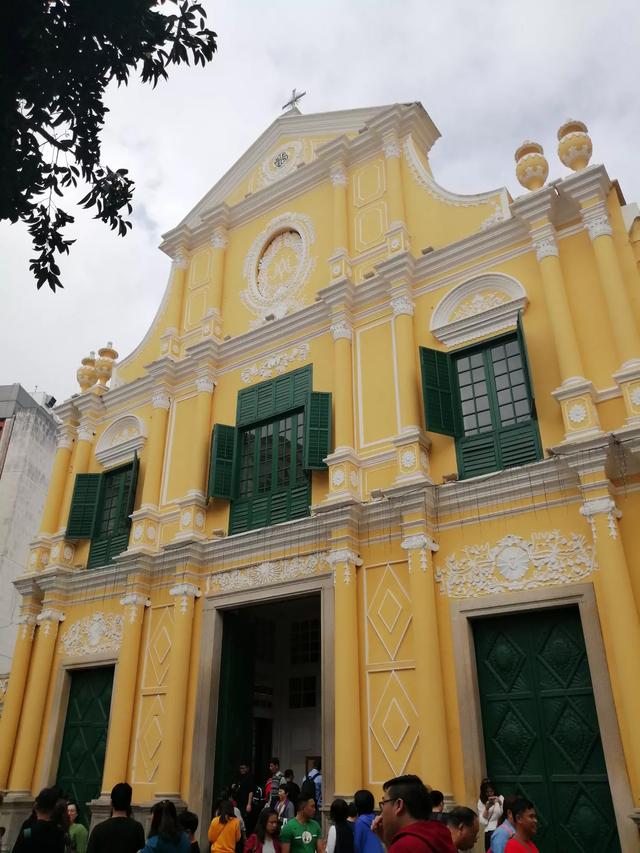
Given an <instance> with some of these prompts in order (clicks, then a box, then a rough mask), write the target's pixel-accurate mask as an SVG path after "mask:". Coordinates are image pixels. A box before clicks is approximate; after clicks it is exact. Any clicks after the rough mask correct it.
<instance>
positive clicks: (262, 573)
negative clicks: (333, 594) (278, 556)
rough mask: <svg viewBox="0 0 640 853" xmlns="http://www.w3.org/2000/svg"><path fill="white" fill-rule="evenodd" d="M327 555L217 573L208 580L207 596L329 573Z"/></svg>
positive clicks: (279, 561)
mask: <svg viewBox="0 0 640 853" xmlns="http://www.w3.org/2000/svg"><path fill="white" fill-rule="evenodd" d="M328 568H329V567H328V565H327V562H326V557H325V556H324V555H318V554H310V555H309V556H307V557H296V558H294V559H293V560H275V561H272V562H266V563H260V564H259V565H257V566H247V568H243V569H233V570H232V571H222V572H214V573H213V574H211V575H209V577H208V578H207V587H206V591H207V593H227V592H238V591H239V590H243V589H256V588H260V587H264V586H272V585H273V584H277V583H285V582H287V581H291V580H295V579H296V578H305V577H311V576H312V575H315V574H318V573H319V572H320V571H321V570H322V569H325V570H326V571H328Z"/></svg>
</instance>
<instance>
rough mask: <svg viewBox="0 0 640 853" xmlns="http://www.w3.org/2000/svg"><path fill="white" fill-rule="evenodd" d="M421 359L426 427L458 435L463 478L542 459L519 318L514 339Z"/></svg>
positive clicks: (428, 354) (422, 355)
mask: <svg viewBox="0 0 640 853" xmlns="http://www.w3.org/2000/svg"><path fill="white" fill-rule="evenodd" d="M420 358H421V364H422V380H423V393H424V405H425V421H426V426H427V429H428V430H430V431H432V432H440V433H444V434H445V435H451V436H454V437H455V439H456V453H457V457H458V471H459V474H460V476H461V477H464V478H467V477H477V476H480V475H481V474H488V473H490V472H492V471H499V470H501V469H503V468H511V467H514V466H516V465H524V464H526V463H527V462H535V461H536V460H538V459H540V458H541V457H542V448H541V445H540V435H539V432H538V424H537V420H536V412H535V401H534V397H533V389H532V386H531V382H530V374H529V366H528V360H527V352H526V344H525V341H524V335H523V333H522V326H521V322H520V318H518V328H517V331H516V334H515V335H513V334H512V335H508V336H505V337H503V338H499V339H497V340H494V341H491V342H489V343H487V344H483V345H482V346H478V347H472V348H468V349H465V350H462V351H458V352H455V353H443V352H439V351H436V350H427V349H421V352H420Z"/></svg>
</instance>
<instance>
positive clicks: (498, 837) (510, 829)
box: [489, 794, 518, 853]
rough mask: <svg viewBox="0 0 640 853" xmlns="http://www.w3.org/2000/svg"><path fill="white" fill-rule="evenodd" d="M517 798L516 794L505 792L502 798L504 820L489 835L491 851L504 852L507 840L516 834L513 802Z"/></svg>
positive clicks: (494, 852) (495, 852)
mask: <svg viewBox="0 0 640 853" xmlns="http://www.w3.org/2000/svg"><path fill="white" fill-rule="evenodd" d="M517 799H518V795H517V794H507V795H506V797H505V798H504V802H503V804H502V814H503V815H504V820H503V821H502V823H501V824H500V826H499V827H498V828H497V829H496V830H494V833H493V835H492V836H491V846H490V847H489V850H490V851H491V853H504V850H505V847H506V846H507V841H508V840H509V839H510V838H513V836H514V835H515V834H516V831H515V829H514V826H513V804H514V803H515V801H516V800H517Z"/></svg>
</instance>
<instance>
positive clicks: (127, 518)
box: [122, 453, 140, 526]
mask: <svg viewBox="0 0 640 853" xmlns="http://www.w3.org/2000/svg"><path fill="white" fill-rule="evenodd" d="M139 471H140V460H139V459H138V454H137V453H135V454H134V456H133V462H132V464H131V480H130V481H129V493H128V494H127V499H126V501H125V505H124V518H123V519H122V523H123V525H126V526H130V525H131V513H132V512H133V510H134V509H135V504H136V488H137V486H138V473H139Z"/></svg>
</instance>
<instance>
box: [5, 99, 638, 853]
mask: <svg viewBox="0 0 640 853" xmlns="http://www.w3.org/2000/svg"><path fill="white" fill-rule="evenodd" d="M438 136H439V132H438V130H437V128H436V127H435V125H434V123H433V122H432V121H431V119H430V117H429V116H428V115H427V113H426V112H425V110H424V108H423V107H422V106H421V105H420V104H419V103H411V104H394V105H391V106H385V107H377V108H371V109H356V110H348V111H342V112H332V113H320V114H315V115H302V114H300V112H299V111H298V110H297V108H295V107H293V108H292V109H290V110H289V111H288V112H287V113H285V114H284V115H282V116H281V117H280V118H278V119H277V120H276V121H274V123H273V124H272V125H271V127H269V128H268V129H267V130H266V131H265V132H264V133H263V134H262V136H260V138H259V139H258V140H257V141H256V142H255V143H254V144H253V145H252V146H251V148H249V150H248V151H247V152H246V153H245V154H244V155H243V156H242V157H241V158H240V159H239V160H238V162H237V163H236V164H235V165H234V166H233V167H232V168H231V169H230V170H229V171H228V172H227V174H225V175H224V177H222V178H221V180H220V181H219V182H218V183H217V184H216V185H215V186H214V187H213V189H211V190H210V191H209V192H208V193H207V194H206V195H205V196H204V198H203V199H202V200H201V201H200V202H199V203H198V204H197V205H196V206H195V207H194V209H193V210H192V211H191V212H190V213H189V214H188V215H187V216H186V217H185V219H184V220H183V221H182V222H181V223H180V224H179V225H178V226H177V227H175V228H174V229H173V230H171V231H169V232H168V233H167V234H165V235H164V238H163V242H162V245H161V249H162V250H163V251H164V252H165V253H166V254H167V255H168V256H169V258H171V259H172V264H171V272H170V276H169V281H168V284H167V287H166V290H165V293H164V296H163V298H162V301H161V303H160V306H159V308H158V311H157V314H156V316H155V318H154V320H153V322H152V323H151V325H150V327H149V330H148V332H147V334H146V335H145V337H144V338H143V340H142V341H141V342H140V344H139V346H138V347H137V348H136V349H135V350H134V351H133V352H132V353H131V354H129V355H128V356H126V357H125V358H123V359H121V360H118V354H117V353H116V351H115V350H114V349H113V347H112V345H111V344H109V345H108V346H106V347H104V348H103V349H101V350H100V351H99V353H98V356H97V357H94V356H93V355H92V356H90V357H87V358H85V359H83V362H82V367H81V368H80V369H79V370H78V381H79V384H80V392H79V393H78V394H76V395H74V396H73V397H72V398H71V399H69V400H67V401H66V402H64V403H63V404H61V405H60V406H58V407H57V408H56V412H57V414H58V416H59V418H60V419H61V425H60V426H59V428H58V444H57V452H56V457H55V462H54V466H53V472H52V476H51V482H50V488H49V493H48V498H47V501H46V506H45V509H44V513H43V517H42V522H41V526H40V532H39V535H38V537H37V538H36V539H35V540H34V541H33V543H32V546H31V550H30V556H29V562H28V565H27V566H26V567H25V570H24V574H23V575H22V576H20V577H19V578H18V579H17V581H16V587H17V589H18V591H19V593H20V596H21V604H22V610H21V612H22V618H21V627H20V631H19V633H18V638H17V641H16V647H15V653H14V657H13V665H12V669H11V674H10V678H9V683H8V688H7V693H6V698H5V701H4V709H3V713H2V719H1V722H0V791H4V792H5V795H4V802H3V804H2V806H1V807H0V823H3V824H4V825H6V826H7V827H8V830H9V831H8V837H9V839H10V840H11V839H12V838H13V837H15V834H16V832H17V829H18V827H19V825H20V822H21V821H22V820H23V819H24V817H25V815H26V814H28V812H29V810H30V808H31V804H32V800H33V795H34V793H36V792H37V791H38V790H39V789H40V788H41V787H43V786H45V785H50V784H54V783H58V784H60V785H61V787H62V788H63V789H64V790H65V791H66V792H68V793H69V794H70V795H73V796H74V797H75V798H76V799H77V800H78V802H79V803H80V805H81V809H82V810H83V812H84V813H85V817H86V818H87V819H89V818H90V819H91V820H93V821H96V820H100V819H102V818H103V817H104V816H106V815H107V813H108V808H109V796H108V795H109V791H110V790H111V788H112V786H113V785H114V784H115V783H117V782H119V781H122V780H127V781H129V782H130V783H131V785H132V786H133V793H134V811H135V813H136V816H138V817H140V819H142V820H144V821H148V810H149V807H150V806H151V805H152V804H153V803H154V802H155V801H156V800H157V799H158V798H167V797H168V798H172V799H174V800H175V801H176V802H179V803H187V804H188V805H189V808H190V809H192V810H193V811H195V812H197V813H198V814H199V815H200V818H201V826H202V827H203V829H204V832H205V833H206V827H207V825H208V819H209V816H210V814H211V808H212V802H213V800H214V796H215V794H216V792H217V791H219V789H220V788H221V787H222V786H223V785H225V784H228V783H229V782H231V781H232V780H233V779H234V778H235V773H236V769H237V765H238V764H239V763H240V762H241V761H246V762H249V763H250V764H251V765H252V769H253V771H254V772H255V774H256V777H257V781H258V782H259V783H262V782H263V780H264V779H266V777H267V775H268V769H267V764H268V760H269V756H270V755H273V754H275V755H279V756H280V759H281V762H282V768H283V769H284V767H292V768H293V769H294V771H295V775H296V778H297V779H298V781H300V779H301V778H302V776H303V775H304V773H305V772H306V770H307V768H308V767H309V766H310V765H311V763H312V762H313V760H314V758H317V757H321V759H322V762H323V777H324V803H325V807H326V806H327V805H328V804H329V803H330V802H331V800H332V798H333V797H334V795H338V796H344V797H346V798H351V797H352V795H353V793H354V791H356V790H357V789H359V788H363V787H364V788H369V789H371V790H372V791H373V792H374V794H375V795H376V798H377V799H378V798H379V795H380V794H381V786H382V783H383V782H384V781H385V780H386V779H388V778H390V777H392V776H396V775H398V774H401V773H405V772H414V773H418V774H419V775H420V776H421V777H422V778H423V779H424V780H425V781H426V782H428V783H429V784H430V785H432V786H434V787H436V788H439V789H441V790H442V791H444V793H445V796H446V799H447V802H449V803H453V802H455V803H460V804H467V805H470V806H472V807H474V808H475V803H476V800H477V796H478V788H479V783H480V781H481V779H482V778H483V777H485V776H486V775H489V776H491V777H492V778H494V779H495V781H496V784H497V785H498V787H499V789H500V791H501V792H502V793H507V792H511V791H519V792H522V793H524V794H526V795H527V796H529V797H530V798H531V799H532V800H533V801H534V802H535V804H536V807H537V809H538V813H539V815H540V820H541V826H540V832H539V836H538V845H539V847H540V849H541V851H543V853H552V851H558V853H560V851H562V853H567V851H569V853H574V851H576V853H577V851H585V850H589V851H594V850H599V851H600V850H603V851H620V850H623V851H625V853H628V851H637V850H640V844H639V841H638V838H639V836H638V829H637V826H636V824H638V823H640V725H638V721H639V720H640V679H639V678H638V672H639V669H638V650H639V649H640V557H639V556H638V555H640V525H639V524H638V523H637V521H638V519H639V518H640V332H639V329H640V277H639V265H640V219H638V218H634V212H637V208H635V206H633V205H626V203H625V201H624V198H623V195H622V191H621V189H620V186H619V185H618V183H617V182H616V181H615V180H612V179H611V178H610V177H609V175H608V173H607V170H606V168H605V167H604V166H602V165H589V162H590V158H591V149H592V144H591V140H590V137H589V135H588V133H587V128H586V127H585V125H584V124H582V123H581V122H579V121H570V122H567V123H566V124H565V125H563V126H562V127H561V128H560V130H559V131H558V140H559V146H558V153H559V156H560V160H561V161H562V163H563V164H564V165H565V166H566V167H567V168H566V169H564V170H562V174H563V177H561V178H558V179H557V180H554V181H553V182H551V183H547V176H548V171H549V166H548V163H547V160H546V159H545V157H544V154H543V150H542V148H541V146H540V145H538V144H536V143H533V142H527V143H524V144H523V145H522V146H521V147H520V148H519V149H518V151H517V152H516V173H517V176H518V179H519V181H520V183H521V184H522V185H523V187H524V188H525V190H523V195H521V196H519V197H518V198H516V199H512V198H511V197H510V195H509V193H508V192H507V191H506V190H505V189H495V190H490V191H488V192H485V193H481V194H478V195H459V194H456V193H454V192H450V191H449V190H447V189H445V188H443V187H442V186H440V185H439V184H438V183H437V181H436V180H435V178H434V177H433V174H432V170H431V166H430V161H429V152H430V150H431V147H432V145H433V144H434V142H435V141H436V140H437V138H438ZM554 171H555V172H558V173H559V172H560V171H561V167H560V165H559V164H557V165H556V166H554ZM114 334H115V332H114ZM634 519H635V522H634ZM202 849H205V848H204V847H203V848H202Z"/></svg>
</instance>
